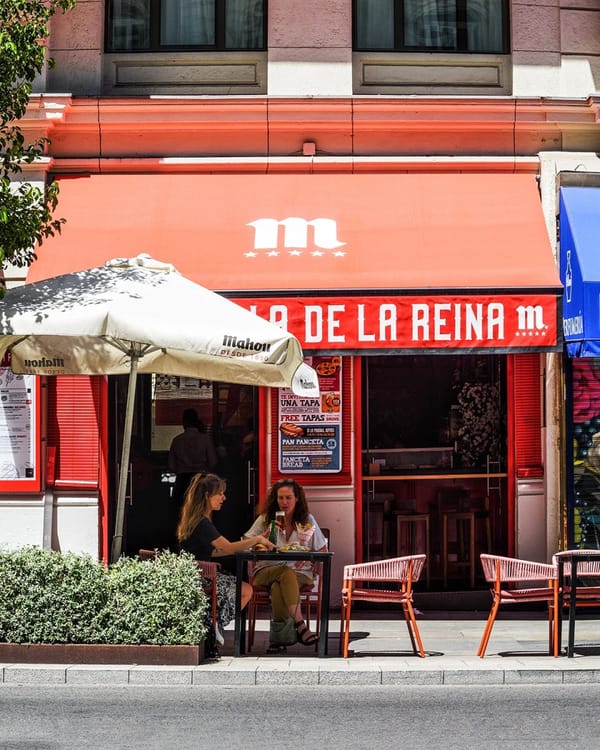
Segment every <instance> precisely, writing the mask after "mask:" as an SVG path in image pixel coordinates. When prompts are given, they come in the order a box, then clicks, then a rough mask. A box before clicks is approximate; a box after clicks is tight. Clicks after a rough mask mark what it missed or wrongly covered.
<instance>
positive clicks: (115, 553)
mask: <svg viewBox="0 0 600 750" xmlns="http://www.w3.org/2000/svg"><path fill="white" fill-rule="evenodd" d="M138 360H139V354H138V353H137V352H136V353H132V354H131V369H130V371H129V383H128V387H127V407H126V409H125V426H124V431H123V447H122V449H121V466H120V468H119V492H118V495H117V513H116V518H115V535H114V537H113V540H112V548H111V553H110V561H111V563H115V562H116V561H117V560H118V559H119V558H120V557H121V553H122V551H123V528H124V525H125V492H126V490H127V467H128V465H129V453H130V448H131V432H132V429H133V408H134V405H135V388H136V385H137V370H138Z"/></svg>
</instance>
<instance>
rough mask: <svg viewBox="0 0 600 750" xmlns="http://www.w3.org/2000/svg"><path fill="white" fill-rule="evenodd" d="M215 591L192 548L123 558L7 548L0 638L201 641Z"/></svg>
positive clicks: (0, 565)
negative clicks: (108, 561)
mask: <svg viewBox="0 0 600 750" xmlns="http://www.w3.org/2000/svg"><path fill="white" fill-rule="evenodd" d="M206 608H207V598H206V595H205V594H204V592H203V591H202V588H201V586H200V579H199V575H198V568H197V566H196V563H195V561H194V558H193V557H192V556H191V555H187V554H181V555H176V554H174V553H172V552H165V553H162V554H160V555H159V556H158V557H157V559H156V560H155V561H141V560H137V559H131V558H121V559H120V560H119V561H118V562H117V563H115V564H114V565H112V566H111V567H109V568H106V567H105V566H104V565H103V564H102V563H101V562H98V561H96V560H94V559H93V558H92V557H91V556H89V555H75V554H72V553H67V554H61V553H60V552H48V551H44V550H41V549H38V548H35V547H27V548H23V549H20V550H17V551H13V552H10V551H2V550H0V641H2V642H6V643H131V644H137V643H150V644H156V645H184V644H191V645H193V644H197V643H200V642H201V641H202V639H203V638H204V636H205V633H206V630H205V626H204V614H205V612H206Z"/></svg>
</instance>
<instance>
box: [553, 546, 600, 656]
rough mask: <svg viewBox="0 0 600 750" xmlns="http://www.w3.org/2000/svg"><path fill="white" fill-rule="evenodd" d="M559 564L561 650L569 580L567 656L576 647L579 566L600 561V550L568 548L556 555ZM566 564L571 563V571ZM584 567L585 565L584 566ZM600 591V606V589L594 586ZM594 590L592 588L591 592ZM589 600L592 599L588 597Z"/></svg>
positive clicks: (598, 602) (570, 654)
mask: <svg viewBox="0 0 600 750" xmlns="http://www.w3.org/2000/svg"><path fill="white" fill-rule="evenodd" d="M555 560H556V563H557V565H558V587H559V588H558V592H559V593H558V596H559V599H558V648H559V651H560V647H561V640H562V611H563V590H564V585H565V579H567V581H568V586H569V587H570V591H569V641H568V644H567V656H568V657H572V656H573V651H574V649H575V620H576V612H577V586H578V582H577V576H578V574H577V568H578V566H579V565H581V564H582V563H588V562H600V550H566V551H565V552H558V553H557V554H556V555H555ZM565 565H569V566H570V567H569V572H568V573H566V572H565ZM582 567H583V566H582ZM588 575H589V573H588ZM596 591H598V601H597V604H598V605H599V606H600V590H598V588H597V587H596V586H594V592H596ZM591 593H592V591H591V590H590V594H591ZM588 601H592V600H591V599H588Z"/></svg>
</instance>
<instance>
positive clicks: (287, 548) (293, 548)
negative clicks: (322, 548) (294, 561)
mask: <svg viewBox="0 0 600 750" xmlns="http://www.w3.org/2000/svg"><path fill="white" fill-rule="evenodd" d="M279 551H280V552H311V548H310V547H303V546H302V545H301V544H293V543H292V544H283V545H282V546H281V547H279Z"/></svg>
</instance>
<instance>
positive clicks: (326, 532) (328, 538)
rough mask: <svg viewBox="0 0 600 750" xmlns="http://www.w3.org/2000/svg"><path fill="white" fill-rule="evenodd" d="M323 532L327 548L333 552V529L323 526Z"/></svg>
mask: <svg viewBox="0 0 600 750" xmlns="http://www.w3.org/2000/svg"><path fill="white" fill-rule="evenodd" d="M321 532H322V534H323V536H324V537H325V539H326V541H327V550H328V552H331V530H330V529H328V528H323V527H321Z"/></svg>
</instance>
